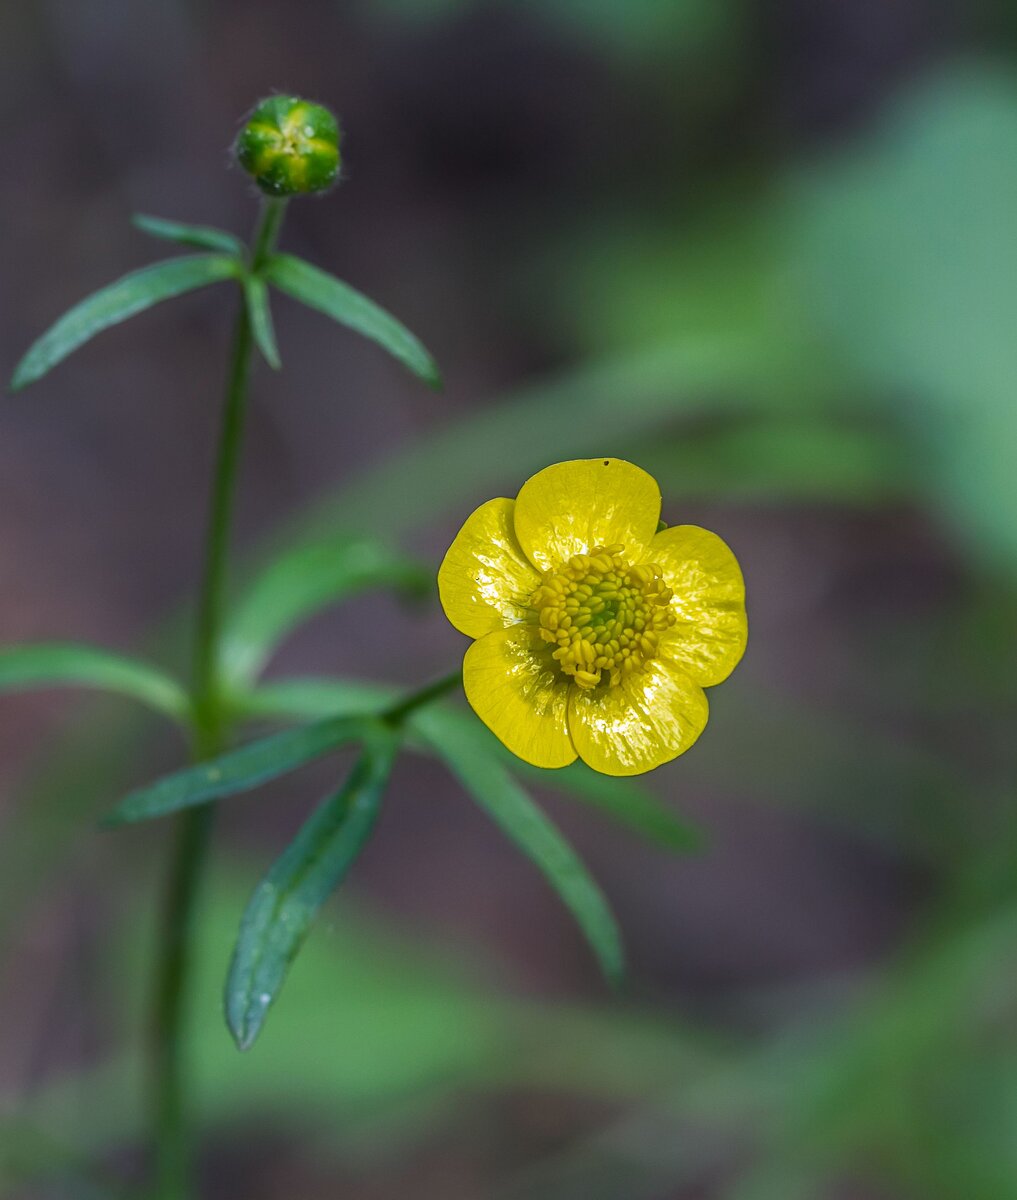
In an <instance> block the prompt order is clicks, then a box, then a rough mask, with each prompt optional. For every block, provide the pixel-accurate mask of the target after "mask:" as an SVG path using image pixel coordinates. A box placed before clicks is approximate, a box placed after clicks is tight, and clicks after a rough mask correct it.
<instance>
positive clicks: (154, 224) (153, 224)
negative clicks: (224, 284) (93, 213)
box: [131, 213, 245, 258]
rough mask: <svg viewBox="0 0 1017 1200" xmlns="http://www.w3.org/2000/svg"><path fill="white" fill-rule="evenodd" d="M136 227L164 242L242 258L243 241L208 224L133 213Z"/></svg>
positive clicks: (132, 219)
mask: <svg viewBox="0 0 1017 1200" xmlns="http://www.w3.org/2000/svg"><path fill="white" fill-rule="evenodd" d="M131 221H132V222H133V224H134V227H135V228H136V229H140V230H141V232H142V233H147V234H149V236H151V237H154V238H159V239H160V240H161V241H164V242H176V243H177V244H178V245H181V246H194V247H196V248H197V249H198V250H218V251H220V252H221V253H223V254H233V255H235V256H236V257H237V258H242V257H243V255H244V252H245V247H244V243H243V242H242V241H241V240H240V238H238V237H234V235H233V234H232V233H227V232H226V230H225V229H214V228H212V227H211V226H209V225H185V224H184V223H183V222H182V221H170V220H168V219H167V218H166V217H152V216H149V215H148V214H147V213H135V214H134V216H133V217H132V218H131Z"/></svg>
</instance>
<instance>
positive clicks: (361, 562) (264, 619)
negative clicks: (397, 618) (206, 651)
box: [222, 538, 433, 684]
mask: <svg viewBox="0 0 1017 1200" xmlns="http://www.w3.org/2000/svg"><path fill="white" fill-rule="evenodd" d="M432 585H433V573H431V572H429V571H426V570H425V569H424V568H423V567H422V566H420V565H418V564H417V563H415V562H413V561H412V560H411V559H409V558H407V557H406V556H405V555H403V554H400V553H399V552H398V551H395V550H393V549H391V548H390V547H389V546H387V545H386V544H385V543H384V542H381V541H378V540H375V539H373V538H354V539H349V540H347V541H345V542H343V541H339V540H336V541H334V542H333V543H332V544H331V545H328V546H326V545H323V544H318V545H305V546H299V547H298V548H297V549H296V550H295V551H293V552H287V553H284V554H282V555H281V556H280V557H279V558H277V559H276V560H275V561H274V562H272V563H271V564H270V565H269V566H268V567H266V568H265V570H264V571H262V573H261V574H260V575H259V576H258V577H257V578H256V579H255V580H254V582H253V584H252V585H251V587H250V588H249V590H248V592H247V594H246V596H244V597H243V598H242V599H241V601H240V603H239V605H238V606H237V607H236V609H235V610H234V613H233V615H232V617H231V618H230V619H229V620H228V623H227V626H226V629H225V631H224V635H223V651H222V663H223V671H224V673H225V675H226V676H227V678H229V679H230V680H231V681H232V682H234V683H235V684H242V683H249V682H250V681H251V680H252V679H254V678H256V677H257V675H258V674H259V672H260V671H261V670H262V668H263V667H264V666H265V664H266V662H267V661H268V659H269V657H270V656H271V653H272V651H273V649H274V648H275V646H276V645H277V644H278V642H279V641H280V640H281V639H282V638H283V637H284V636H285V635H286V634H287V633H288V632H289V631H290V630H291V629H293V628H294V626H296V625H297V624H298V623H299V622H301V621H303V620H305V619H306V618H307V617H310V616H311V615H313V614H314V613H315V612H317V611H319V610H320V609H322V608H324V607H326V606H327V605H332V604H338V603H339V602H340V601H342V600H345V599H347V598H348V597H349V596H352V595H355V594H356V593H358V592H362V591H366V590H368V589H370V588H396V589H399V590H400V591H403V592H409V593H419V592H423V591H424V590H425V589H426V588H428V587H429V586H432Z"/></svg>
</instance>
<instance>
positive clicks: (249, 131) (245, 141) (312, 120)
mask: <svg viewBox="0 0 1017 1200" xmlns="http://www.w3.org/2000/svg"><path fill="white" fill-rule="evenodd" d="M235 151H236V156H237V160H238V161H239V163H240V165H241V166H242V167H243V168H244V170H245V171H247V172H248V173H249V174H251V175H253V176H254V179H255V182H256V183H257V185H258V187H260V188H261V190H262V191H263V192H267V193H268V195H270V196H294V195H297V194H299V193H302V192H320V191H323V190H324V189H325V188H327V187H330V186H331V185H332V184H333V183H334V182H335V180H336V176H337V175H338V174H339V126H338V124H337V123H336V119H335V117H334V116H332V114H331V113H330V112H329V111H328V109H327V108H322V107H321V105H320V104H311V103H310V101H308V100H301V99H299V97H297V96H269V98H268V99H267V100H262V102H261V103H260V104H259V105H258V106H257V108H256V109H255V110H254V112H253V113H252V114H251V116H250V118H249V119H248V121H247V124H246V125H245V126H244V127H243V129H241V131H240V133H239V134H238V135H237V141H236V146H235Z"/></svg>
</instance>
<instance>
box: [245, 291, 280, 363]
mask: <svg viewBox="0 0 1017 1200" xmlns="http://www.w3.org/2000/svg"><path fill="white" fill-rule="evenodd" d="M244 300H245V302H246V304H247V319H248V321H250V323H251V333H252V335H253V337H254V344H255V345H256V346H257V347H258V349H259V350H260V351H261V354H262V357H263V358H264V360H265V362H267V363H268V365H269V366H270V367H271V368H272V369H273V370H274V371H278V370H279V368H280V367H281V366H282V362H281V360H280V358H279V347H278V346H277V345H276V340H275V329H274V327H273V325H272V310H271V309H270V308H269V305H268V287H267V286H266V284H265V281H264V279H262V278H261V276H260V275H245V276H244Z"/></svg>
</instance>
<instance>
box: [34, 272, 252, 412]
mask: <svg viewBox="0 0 1017 1200" xmlns="http://www.w3.org/2000/svg"><path fill="white" fill-rule="evenodd" d="M241 271H242V268H241V265H240V263H239V262H237V260H236V259H235V258H233V257H230V256H228V255H225V254H190V255H184V256H183V257H181V258H170V259H167V260H166V261H165V262H159V263H153V264H152V266H150V267H142V268H141V270H140V271H132V272H131V273H130V274H129V275H124V276H123V277H122V278H121V279H118V280H116V282H115V283H111V284H110V285H109V286H108V287H104V288H103V289H102V290H101V291H98V292H93V294H92V295H91V296H88V297H87V298H86V299H84V300H82V301H81V302H80V303H79V304H76V305H75V306H74V307H73V308H72V309H71V310H70V311H69V312H66V313H64V315H63V316H62V317H61V318H60V320H59V321H57V323H56V324H55V325H53V326H51V327H50V328H49V329H48V330H47V331H46V332H45V333H44V334H43V335H42V337H40V338H39V339H38V340H37V341H36V342H34V343H33V345H32V346H31V347H30V348H29V350H28V353H27V354H26V355H25V356H24V358H23V359H22V360H21V362H20V363H18V365H17V367H16V368H15V371H14V376H13V378H12V379H11V388H12V389H13V390H14V391H18V390H19V389H20V388H23V387H25V386H27V385H28V384H30V383H34V382H35V380H37V379H40V378H41V377H42V376H43V375H45V374H46V372H47V371H49V370H51V369H52V368H53V367H55V366H56V364H57V363H58V362H60V361H61V360H62V359H65V358H66V357H67V356H68V354H70V353H71V352H72V351H74V350H77V348H78V347H79V346H81V345H83V344H84V343H85V342H87V341H88V340H89V339H90V338H92V337H94V336H95V335H96V334H97V333H101V332H102V330H104V329H109V328H110V326H112V325H117V324H119V323H120V322H121V321H126V320H127V318H128V317H133V316H134V315H135V313H139V312H143V311H144V310H145V309H146V308H151V307H152V305H153V304H158V303H159V301H161V300H168V299H169V298H170V297H171V296H179V295H182V294H183V293H184V292H191V291H194V290H195V289H196V288H201V287H206V286H207V285H208V284H211V283H220V282H222V281H223V280H225V279H235V278H239V276H240V274H241Z"/></svg>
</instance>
